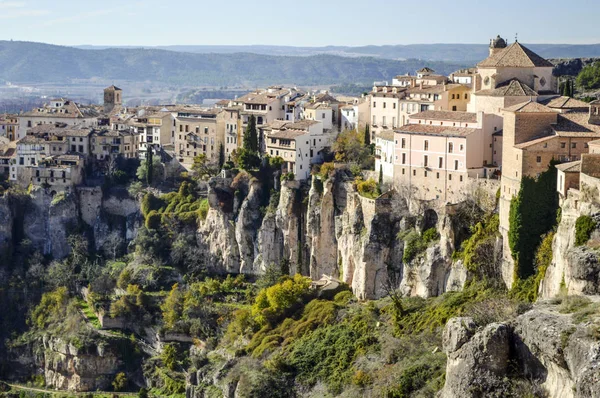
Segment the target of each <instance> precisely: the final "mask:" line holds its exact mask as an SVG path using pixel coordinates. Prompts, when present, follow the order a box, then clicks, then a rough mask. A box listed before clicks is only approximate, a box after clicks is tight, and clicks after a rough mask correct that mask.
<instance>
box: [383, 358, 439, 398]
mask: <svg viewBox="0 0 600 398" xmlns="http://www.w3.org/2000/svg"><path fill="white" fill-rule="evenodd" d="M438 371H439V369H435V368H432V367H431V365H429V364H420V365H413V366H410V367H408V368H406V369H404V370H403V371H402V374H401V375H400V380H399V381H398V386H396V387H395V388H393V389H391V390H388V393H387V397H389V398H409V397H412V396H413V393H415V392H417V391H419V390H420V389H421V388H422V387H424V386H425V385H426V384H427V382H428V381H429V380H430V379H431V378H432V377H433V376H434V375H435V374H436V373H437V372H438Z"/></svg>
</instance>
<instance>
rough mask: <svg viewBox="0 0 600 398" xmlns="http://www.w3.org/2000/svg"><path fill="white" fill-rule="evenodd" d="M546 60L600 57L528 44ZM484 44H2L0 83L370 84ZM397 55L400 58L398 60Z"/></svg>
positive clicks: (478, 50) (449, 61) (456, 62)
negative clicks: (304, 45) (312, 45)
mask: <svg viewBox="0 0 600 398" xmlns="http://www.w3.org/2000/svg"><path fill="white" fill-rule="evenodd" d="M531 48H532V49H533V50H534V51H537V52H538V53H539V54H540V55H542V56H544V57H548V58H569V57H594V56H600V45H589V46H582V45H532V46H531ZM486 55H487V47H486V46H483V45H470V44H431V45H410V46H380V47H378V46H367V47H322V48H317V47H315V48H311V47H277V46H170V47H162V48H133V47H131V48H129V47H127V48H125V47H121V48H101V47H91V48H90V47H89V46H88V47H85V48H74V47H64V46H55V45H49V44H42V43H32V42H18V41H0V83H2V82H14V83H28V84H36V83H38V84H39V83H55V84H72V83H81V82H82V81H84V82H85V81H94V82H104V81H110V82H114V83H119V84H123V85H125V86H126V85H127V82H133V83H136V82H144V83H158V84H163V85H169V86H173V87H202V86H210V87H219V86H228V87H232V86H236V87H254V86H259V85H267V84H296V85H299V86H309V85H310V86H317V85H333V84H348V83H350V84H358V85H369V84H372V83H373V82H374V81H391V79H392V78H393V77H394V76H395V75H398V74H405V73H414V72H415V71H416V70H417V69H420V68H421V67H423V66H429V67H430V68H432V69H434V70H436V71H437V72H438V73H440V74H445V75H447V74H450V73H452V72H453V71H455V70H457V69H461V68H464V67H468V66H473V65H474V64H475V63H476V62H477V61H479V60H482V59H484V58H485V57H486ZM400 58H402V60H400Z"/></svg>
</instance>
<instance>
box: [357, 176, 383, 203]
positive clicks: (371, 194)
mask: <svg viewBox="0 0 600 398" xmlns="http://www.w3.org/2000/svg"><path fill="white" fill-rule="evenodd" d="M354 185H355V186H356V190H357V191H358V193H359V194H360V195H361V196H363V197H365V198H368V199H377V198H378V197H379V196H381V188H380V185H379V184H378V183H377V182H376V181H375V180H374V179H372V178H369V179H368V180H366V181H364V180H363V179H362V178H360V177H357V178H356V179H355V180H354Z"/></svg>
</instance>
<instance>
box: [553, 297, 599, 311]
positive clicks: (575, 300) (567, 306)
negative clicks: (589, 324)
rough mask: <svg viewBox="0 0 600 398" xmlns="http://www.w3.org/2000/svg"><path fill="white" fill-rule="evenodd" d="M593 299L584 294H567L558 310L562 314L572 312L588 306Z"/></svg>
mask: <svg viewBox="0 0 600 398" xmlns="http://www.w3.org/2000/svg"><path fill="white" fill-rule="evenodd" d="M591 303H592V301H591V300H590V299H589V298H587V297H584V296H567V297H565V298H564V299H563V301H562V303H561V304H560V307H559V309H558V311H559V312H560V313H561V314H572V313H575V312H579V311H581V310H583V309H585V308H586V307H588V306H589V305H590V304H591Z"/></svg>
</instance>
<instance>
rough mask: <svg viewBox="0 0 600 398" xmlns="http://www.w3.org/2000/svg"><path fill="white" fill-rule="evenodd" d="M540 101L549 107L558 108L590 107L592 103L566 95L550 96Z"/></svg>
mask: <svg viewBox="0 0 600 398" xmlns="http://www.w3.org/2000/svg"><path fill="white" fill-rule="evenodd" d="M540 103H541V104H544V105H546V106H547V107H550V108H557V109H577V108H589V107H590V104H588V103H587V102H583V101H580V100H578V99H575V98H571V97H564V96H562V97H554V98H549V99H546V100H544V101H540Z"/></svg>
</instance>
